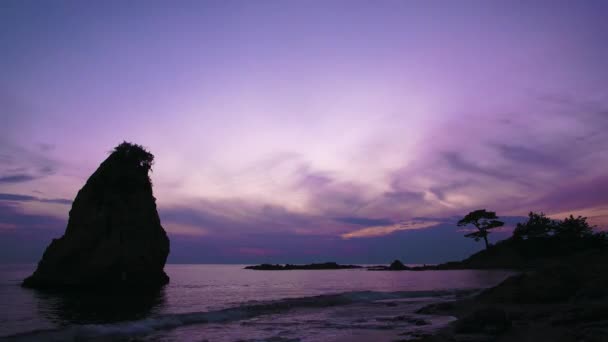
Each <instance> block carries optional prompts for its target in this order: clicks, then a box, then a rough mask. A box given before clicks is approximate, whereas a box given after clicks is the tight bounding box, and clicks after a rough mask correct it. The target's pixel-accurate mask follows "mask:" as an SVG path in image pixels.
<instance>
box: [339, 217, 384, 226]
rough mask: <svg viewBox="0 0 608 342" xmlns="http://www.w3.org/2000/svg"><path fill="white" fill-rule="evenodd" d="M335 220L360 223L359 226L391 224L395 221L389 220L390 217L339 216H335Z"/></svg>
mask: <svg viewBox="0 0 608 342" xmlns="http://www.w3.org/2000/svg"><path fill="white" fill-rule="evenodd" d="M335 220H336V221H338V222H343V223H348V224H354V225H358V226H371V225H377V226H382V225H389V224H391V223H393V222H392V221H391V220H388V219H373V218H366V217H337V218H335Z"/></svg>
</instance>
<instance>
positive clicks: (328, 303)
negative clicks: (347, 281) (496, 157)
mask: <svg viewBox="0 0 608 342" xmlns="http://www.w3.org/2000/svg"><path fill="white" fill-rule="evenodd" d="M474 292H476V291H475V290H452V291H447V290H446V291H400V292H374V291H356V292H344V293H338V294H327V295H318V296H311V297H298V298H286V299H280V300H274V301H266V302H254V303H252V302H248V303H246V304H244V305H240V306H236V307H232V308H227V309H221V310H215V311H202V312H188V313H178V314H165V315H158V316H154V317H150V318H146V319H142V320H137V321H128V322H120V323H110V324H84V325H73V326H69V327H66V328H60V329H47V330H35V331H30V332H26V333H20V334H16V335H11V336H5V337H3V339H5V340H7V341H40V340H44V341H74V340H83V339H87V340H88V339H98V338H112V339H116V338H118V339H119V338H121V337H124V338H128V337H131V336H137V335H146V334H150V333H153V332H155V331H159V330H165V329H172V328H177V327H180V326H185V325H191V324H205V323H227V322H234V321H239V320H243V319H249V318H253V317H256V316H260V315H267V314H276V313H281V312H286V311H289V310H294V309H299V308H324V307H333V306H340V305H349V304H356V303H366V302H374V301H380V300H391V299H392V300H395V299H406V298H412V299H413V298H426V297H430V298H449V297H454V296H464V295H470V294H472V293H474Z"/></svg>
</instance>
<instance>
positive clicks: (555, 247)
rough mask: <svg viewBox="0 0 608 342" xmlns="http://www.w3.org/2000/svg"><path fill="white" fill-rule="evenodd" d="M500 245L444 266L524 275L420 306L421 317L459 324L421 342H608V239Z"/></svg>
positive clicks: (422, 339) (513, 242)
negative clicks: (507, 270)
mask: <svg viewBox="0 0 608 342" xmlns="http://www.w3.org/2000/svg"><path fill="white" fill-rule="evenodd" d="M496 247H497V248H496V250H491V249H490V250H488V251H484V252H480V253H478V254H476V255H473V256H472V257H470V258H468V259H466V260H464V261H462V262H458V263H448V264H444V265H443V266H441V265H439V267H446V265H447V267H454V268H466V266H475V267H469V268H484V269H489V268H511V269H516V270H519V271H520V273H519V274H517V275H514V276H511V277H510V278H508V279H506V280H505V281H503V282H502V283H501V284H499V285H497V286H495V287H493V288H490V289H487V290H484V291H483V292H481V293H480V294H479V295H477V296H475V297H473V298H468V299H464V300H459V301H455V302H448V303H441V304H436V305H431V306H427V307H425V308H423V309H421V310H420V311H419V313H423V314H435V315H437V314H439V315H450V316H455V317H457V318H458V320H456V321H455V322H454V323H452V324H451V325H450V326H448V327H447V328H445V329H443V330H442V331H440V332H439V333H438V334H436V335H434V336H425V337H422V338H419V339H417V340H416V341H421V342H447V341H452V342H455V341H505V342H506V341H518V342H521V341H557V342H574V341H588V342H596V341H597V342H600V341H608V248H606V247H605V240H604V237H603V236H596V237H595V238H592V237H589V238H588V239H587V240H585V239H579V240H570V241H568V242H565V241H559V240H556V239H545V240H525V241H523V242H522V241H516V240H513V239H509V240H507V241H505V242H503V243H502V244H499V245H498V246H496ZM566 247H567V249H562V248H566ZM492 265H494V266H495V267H491V266H492ZM507 266H511V267H507ZM434 269H441V268H437V266H436V267H434Z"/></svg>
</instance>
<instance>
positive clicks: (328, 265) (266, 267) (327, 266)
mask: <svg viewBox="0 0 608 342" xmlns="http://www.w3.org/2000/svg"><path fill="white" fill-rule="evenodd" d="M351 268H362V267H361V266H358V265H340V264H337V263H335V262H325V263H322V264H307V265H292V264H285V265H279V264H275V265H273V264H261V265H255V266H247V267H245V269H248V270H260V271H289V270H341V269H351Z"/></svg>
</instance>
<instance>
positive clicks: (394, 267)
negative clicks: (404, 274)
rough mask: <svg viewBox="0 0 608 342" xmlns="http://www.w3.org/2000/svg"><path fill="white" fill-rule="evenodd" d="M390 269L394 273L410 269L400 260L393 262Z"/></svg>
mask: <svg viewBox="0 0 608 342" xmlns="http://www.w3.org/2000/svg"><path fill="white" fill-rule="evenodd" d="M388 268H389V269H390V270H393V271H402V270H407V269H408V268H407V267H406V266H405V265H404V264H403V263H402V262H401V260H399V259H396V260H395V261H393V262H392V263H391V265H390V266H389V267H388Z"/></svg>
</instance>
